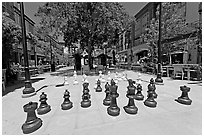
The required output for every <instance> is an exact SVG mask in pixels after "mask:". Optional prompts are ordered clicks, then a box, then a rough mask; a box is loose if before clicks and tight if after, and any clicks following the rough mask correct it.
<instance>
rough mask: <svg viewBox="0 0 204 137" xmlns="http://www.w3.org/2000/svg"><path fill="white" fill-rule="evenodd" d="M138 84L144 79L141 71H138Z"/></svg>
mask: <svg viewBox="0 0 204 137" xmlns="http://www.w3.org/2000/svg"><path fill="white" fill-rule="evenodd" d="M137 83H138V84H142V80H141V73H138V80H137Z"/></svg>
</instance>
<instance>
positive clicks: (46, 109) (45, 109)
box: [37, 92, 51, 115]
mask: <svg viewBox="0 0 204 137" xmlns="http://www.w3.org/2000/svg"><path fill="white" fill-rule="evenodd" d="M46 100H47V95H46V94H45V93H44V92H42V94H41V95H40V102H41V103H40V106H39V108H38V109H37V112H38V114H39V115H43V114H46V113H48V112H49V111H50V110H51V107H50V105H48V104H47V102H46Z"/></svg>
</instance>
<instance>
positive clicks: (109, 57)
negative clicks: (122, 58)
mask: <svg viewBox="0 0 204 137" xmlns="http://www.w3.org/2000/svg"><path fill="white" fill-rule="evenodd" d="M102 56H105V57H106V58H108V59H111V58H112V57H111V56H108V55H106V54H103V53H102V54H100V55H98V56H97V58H100V57H102Z"/></svg>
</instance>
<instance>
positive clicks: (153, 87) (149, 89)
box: [147, 78, 157, 98]
mask: <svg viewBox="0 0 204 137" xmlns="http://www.w3.org/2000/svg"><path fill="white" fill-rule="evenodd" d="M155 90H156V86H155V83H154V79H153V78H151V79H150V84H149V85H148V91H147V92H148V95H149V93H152V96H153V97H154V98H157V93H156V92H155Z"/></svg>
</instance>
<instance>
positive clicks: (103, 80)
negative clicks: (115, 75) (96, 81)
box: [101, 74, 106, 83]
mask: <svg viewBox="0 0 204 137" xmlns="http://www.w3.org/2000/svg"><path fill="white" fill-rule="evenodd" d="M101 82H102V83H105V82H106V80H105V78H104V75H103V74H102V76H101Z"/></svg>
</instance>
